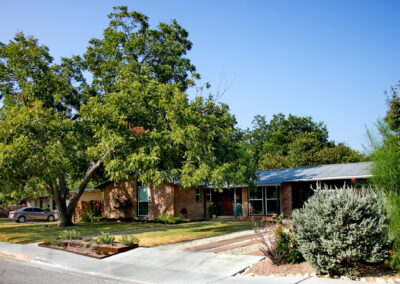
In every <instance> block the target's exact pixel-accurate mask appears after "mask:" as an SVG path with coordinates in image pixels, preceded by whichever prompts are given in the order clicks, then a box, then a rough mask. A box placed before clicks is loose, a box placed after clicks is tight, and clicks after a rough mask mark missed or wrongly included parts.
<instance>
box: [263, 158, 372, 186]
mask: <svg viewBox="0 0 400 284" xmlns="http://www.w3.org/2000/svg"><path fill="white" fill-rule="evenodd" d="M371 165H372V163H371V162H360V163H350V164H334V165H321V166H314V167H301V168H290V169H280V170H267V171H258V172H257V176H258V179H257V181H256V184H257V185H267V184H274V185H278V184H281V183H283V182H296V181H318V180H337V179H351V178H369V177H371V176H372V175H371V172H370V167H371Z"/></svg>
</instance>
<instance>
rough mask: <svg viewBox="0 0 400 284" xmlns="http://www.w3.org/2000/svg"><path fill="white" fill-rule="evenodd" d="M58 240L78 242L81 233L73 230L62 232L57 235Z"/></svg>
mask: <svg viewBox="0 0 400 284" xmlns="http://www.w3.org/2000/svg"><path fill="white" fill-rule="evenodd" d="M58 238H59V239H63V240H79V239H80V238H81V233H79V232H77V231H75V230H64V231H62V232H61V233H59V234H58Z"/></svg>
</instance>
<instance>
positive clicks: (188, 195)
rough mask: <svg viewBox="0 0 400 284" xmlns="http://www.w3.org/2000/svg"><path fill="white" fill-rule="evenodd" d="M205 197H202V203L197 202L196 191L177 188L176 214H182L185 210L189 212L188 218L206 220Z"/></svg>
mask: <svg viewBox="0 0 400 284" xmlns="http://www.w3.org/2000/svg"><path fill="white" fill-rule="evenodd" d="M204 202H205V200H204V195H202V199H201V202H196V189H195V188H189V189H179V188H178V187H176V188H175V193H174V211H175V214H180V211H181V210H182V209H183V208H186V210H187V217H188V218H192V219H193V218H204V217H205V216H206V215H205V213H206V212H205V205H204Z"/></svg>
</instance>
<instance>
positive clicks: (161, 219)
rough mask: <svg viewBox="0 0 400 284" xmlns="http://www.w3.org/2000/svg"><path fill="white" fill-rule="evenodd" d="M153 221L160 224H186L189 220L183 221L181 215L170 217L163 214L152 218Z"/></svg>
mask: <svg viewBox="0 0 400 284" xmlns="http://www.w3.org/2000/svg"><path fill="white" fill-rule="evenodd" d="M154 221H155V222H157V223H162V224H179V223H188V222H189V219H185V218H183V217H182V216H181V215H173V216H171V215H166V214H163V215H160V216H158V217H156V218H154Z"/></svg>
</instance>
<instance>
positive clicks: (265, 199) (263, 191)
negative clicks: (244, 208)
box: [249, 186, 280, 215]
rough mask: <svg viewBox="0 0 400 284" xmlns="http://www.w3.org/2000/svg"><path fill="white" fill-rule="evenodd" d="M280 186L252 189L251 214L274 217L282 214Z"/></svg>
mask: <svg viewBox="0 0 400 284" xmlns="http://www.w3.org/2000/svg"><path fill="white" fill-rule="evenodd" d="M279 190H280V187H279V186H266V187H257V188H254V189H250V191H249V214H250V215H274V214H279V212H280V198H279Z"/></svg>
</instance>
